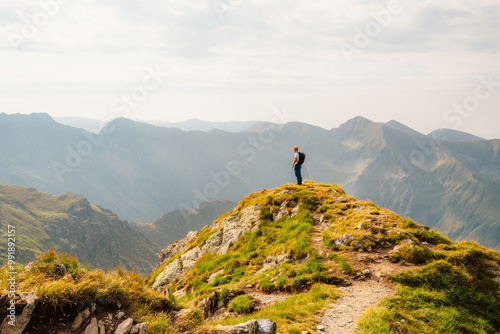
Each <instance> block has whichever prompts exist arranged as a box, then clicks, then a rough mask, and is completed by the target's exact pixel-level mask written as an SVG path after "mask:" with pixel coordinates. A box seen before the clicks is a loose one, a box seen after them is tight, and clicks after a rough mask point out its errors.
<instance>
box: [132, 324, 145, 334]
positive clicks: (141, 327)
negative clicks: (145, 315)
mask: <svg viewBox="0 0 500 334" xmlns="http://www.w3.org/2000/svg"><path fill="white" fill-rule="evenodd" d="M148 329H149V326H148V324H147V323H145V322H141V323H140V324H136V325H134V326H132V328H131V329H130V334H145V333H146V332H147V330H148Z"/></svg>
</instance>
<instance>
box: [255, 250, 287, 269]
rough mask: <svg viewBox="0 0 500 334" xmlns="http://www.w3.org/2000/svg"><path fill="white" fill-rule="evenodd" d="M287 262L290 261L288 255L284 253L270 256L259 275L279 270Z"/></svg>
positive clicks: (264, 262) (265, 260)
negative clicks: (275, 269)
mask: <svg viewBox="0 0 500 334" xmlns="http://www.w3.org/2000/svg"><path fill="white" fill-rule="evenodd" d="M286 260H288V255H287V254H286V253H282V254H280V255H278V256H274V255H269V256H268V257H266V258H265V259H264V261H263V263H262V269H260V270H259V271H258V273H264V272H266V271H268V270H270V269H274V268H277V267H279V266H280V265H281V264H282V263H283V262H285V261H286Z"/></svg>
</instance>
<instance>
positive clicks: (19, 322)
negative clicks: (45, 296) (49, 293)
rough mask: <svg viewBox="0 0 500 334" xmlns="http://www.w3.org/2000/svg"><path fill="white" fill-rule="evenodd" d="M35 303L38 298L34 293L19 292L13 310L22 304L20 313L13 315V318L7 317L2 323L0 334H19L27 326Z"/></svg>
mask: <svg viewBox="0 0 500 334" xmlns="http://www.w3.org/2000/svg"><path fill="white" fill-rule="evenodd" d="M37 302H38V296H37V295H36V294H35V293H34V292H21V298H20V299H19V301H18V302H17V303H15V305H14V306H15V308H19V307H21V305H23V304H24V307H23V309H22V311H21V313H19V314H17V315H14V316H13V317H9V316H7V317H6V318H5V319H4V320H3V322H2V326H1V327H0V333H2V334H21V333H22V332H23V331H24V329H25V328H26V326H27V325H28V322H29V321H30V320H31V315H32V314H33V311H34V310H35V307H36V304H37ZM14 313H15V311H14ZM9 315H10V314H9Z"/></svg>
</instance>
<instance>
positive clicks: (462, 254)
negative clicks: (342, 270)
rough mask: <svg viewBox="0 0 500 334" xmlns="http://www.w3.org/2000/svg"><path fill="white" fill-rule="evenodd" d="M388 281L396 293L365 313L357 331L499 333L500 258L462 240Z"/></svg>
mask: <svg viewBox="0 0 500 334" xmlns="http://www.w3.org/2000/svg"><path fill="white" fill-rule="evenodd" d="M437 255H438V256H439V257H441V259H440V260H436V261H433V262H431V263H429V264H427V265H425V266H423V267H421V268H417V269H414V270H409V271H403V272H401V273H399V274H397V275H393V276H390V277H389V279H390V280H391V281H393V282H394V283H397V284H399V285H400V286H399V288H398V291H397V294H396V295H395V296H394V297H391V298H388V299H386V300H385V301H383V302H382V303H380V304H379V305H377V306H375V307H373V308H371V309H370V311H369V312H367V313H365V314H364V315H363V317H362V319H361V320H360V322H359V327H360V329H361V332H362V333H488V334H489V333H492V334H493V333H498V332H500V317H499V310H500V293H499V284H498V281H496V280H495V277H496V275H498V272H499V271H500V254H499V253H498V252H494V251H491V250H487V249H485V248H483V247H481V246H479V245H477V244H474V243H470V242H462V243H459V244H457V245H456V247H445V248H444V249H443V250H441V251H440V252H438V253H437Z"/></svg>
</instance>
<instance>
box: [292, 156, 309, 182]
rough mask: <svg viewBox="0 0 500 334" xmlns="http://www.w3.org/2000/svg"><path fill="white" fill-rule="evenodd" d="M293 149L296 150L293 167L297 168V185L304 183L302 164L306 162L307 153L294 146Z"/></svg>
mask: <svg viewBox="0 0 500 334" xmlns="http://www.w3.org/2000/svg"><path fill="white" fill-rule="evenodd" d="M293 151H294V152H295V158H294V159H293V164H292V168H294V170H295V176H296V177H297V185H299V186H301V185H302V175H301V174H300V170H301V169H302V164H303V163H304V159H305V156H306V155H305V154H304V153H300V152H299V148H298V147H297V146H294V148H293Z"/></svg>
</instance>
